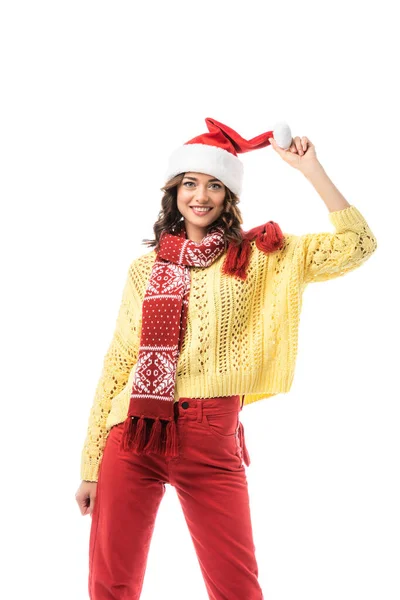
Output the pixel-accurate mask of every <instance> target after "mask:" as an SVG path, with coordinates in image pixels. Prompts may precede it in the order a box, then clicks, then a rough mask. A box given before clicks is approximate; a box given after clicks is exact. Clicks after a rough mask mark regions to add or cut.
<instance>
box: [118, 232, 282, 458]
mask: <svg viewBox="0 0 400 600" xmlns="http://www.w3.org/2000/svg"><path fill="white" fill-rule="evenodd" d="M242 233H243V241H242V244H240V245H239V246H232V245H229V247H228V251H227V253H226V258H225V261H224V265H223V268H222V271H223V272H224V273H225V274H227V275H236V276H237V277H240V278H241V279H245V278H246V268H247V265H248V263H249V258H250V243H249V242H250V240H252V239H254V238H255V239H256V244H257V246H258V248H260V249H261V250H263V251H264V252H271V251H273V250H276V249H277V248H279V247H281V245H282V242H283V236H282V232H281V230H280V228H279V226H278V225H277V224H276V223H274V222H273V221H269V222H268V223H267V224H266V225H265V226H259V227H255V228H254V229H252V230H250V231H249V232H247V233H244V232H242ZM224 251H225V237H224V229H223V227H222V226H216V227H214V228H212V229H210V230H209V232H208V233H207V235H206V236H205V237H204V238H203V239H202V241H201V242H200V243H196V242H193V241H192V240H189V239H187V236H186V230H185V228H184V227H181V229H180V231H179V232H178V233H177V234H175V235H173V234H170V233H168V232H167V231H164V232H163V233H162V235H161V237H160V245H159V251H158V253H157V257H156V260H155V262H154V265H153V268H152V272H151V275H150V279H149V282H148V285H147V288H146V292H145V295H144V299H143V308H142V329H141V336H140V347H139V354H138V360H137V364H136V370H135V375H134V381H133V386H132V391H131V396H130V404H129V409H128V416H127V418H126V420H125V424H124V431H123V436H122V441H121V447H122V448H123V449H124V450H132V451H134V452H136V453H137V454H149V453H156V454H162V455H164V456H171V457H174V456H177V455H178V449H177V432H176V423H175V418H174V400H175V382H176V369H177V363H178V358H179V354H180V351H181V347H182V343H183V339H184V335H185V329H186V322H187V312H188V304H189V294H190V283H191V274H190V267H209V266H210V265H211V264H212V263H213V262H214V261H215V260H216V259H217V258H218V257H219V256H220V255H221V254H222V253H223V252H224Z"/></svg>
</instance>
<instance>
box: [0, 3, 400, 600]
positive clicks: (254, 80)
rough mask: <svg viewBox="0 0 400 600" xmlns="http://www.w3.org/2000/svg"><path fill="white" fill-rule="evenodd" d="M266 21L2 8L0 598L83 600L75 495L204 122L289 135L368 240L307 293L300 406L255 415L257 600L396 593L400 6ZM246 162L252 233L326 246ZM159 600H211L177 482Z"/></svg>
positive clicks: (276, 169)
mask: <svg viewBox="0 0 400 600" xmlns="http://www.w3.org/2000/svg"><path fill="white" fill-rule="evenodd" d="M271 4H272V3H267V2H251V1H247V2H245V3H243V2H232V1H230V2H217V1H214V2H204V1H203V2H202V3H200V2H199V3H196V4H195V3H190V2H186V3H184V2H158V3H157V2H149V3H144V2H142V3H135V2H126V1H125V2H122V1H117V2H101V1H99V0H97V1H96V2H93V1H87V0H80V1H79V2H76V1H74V0H69V2H61V1H52V2H50V1H48V2H44V1H39V0H37V1H36V2H19V1H18V0H13V1H11V0H9V1H5V2H2V4H1V9H0V53H1V54H0V60H1V67H0V68H1V71H0V78H1V94H0V103H1V107H0V108H1V110H0V120H1V123H0V125H1V134H0V151H1V156H0V170H1V177H0V186H1V188H0V192H1V224H2V228H1V229H2V235H1V249H0V250H1V267H2V268H1V275H2V290H3V292H2V294H1V300H2V310H1V351H2V424H3V427H2V435H1V458H2V488H3V492H2V495H1V502H2V506H3V509H2V512H3V525H2V535H1V538H2V546H3V552H4V551H5V555H4V554H3V561H2V581H1V588H2V589H1V595H2V596H4V597H5V598H7V599H8V600H14V599H20V598H21V599H22V598H28V597H32V596H33V595H34V596H36V595H37V596H38V597H41V598H42V599H43V600H44V599H52V600H54V599H57V600H67V599H68V600H70V599H71V598H74V599H76V600H84V599H86V598H87V597H88V596H87V570H88V565H87V552H88V539H89V529H90V523H91V519H90V517H89V516H86V517H82V515H81V514H80V511H79V508H78V505H77V504H76V501H75V492H76V490H77V488H78V486H79V484H80V473H79V469H80V454H81V449H82V445H83V442H84V438H85V435H86V427H87V419H88V416H89V410H90V406H91V402H92V399H93V395H94V390H95V387H96V384H97V380H98V377H99V376H100V371H101V366H102V361H103V357H104V354H105V352H106V349H107V347H108V344H109V342H110V340H111V336H112V332H113V329H114V324H115V319H116V316H117V311H118V306H119V301H120V297H121V293H122V287H123V283H124V280H125V275H126V271H127V267H128V265H129V264H130V262H131V260H132V259H133V258H135V257H136V256H139V255H140V254H142V253H144V252H147V248H146V247H145V246H143V245H141V240H142V239H143V238H148V237H152V234H153V230H152V227H153V224H154V222H155V221H156V219H157V215H158V211H159V209H160V202H161V197H162V192H161V191H160V188H161V186H162V185H163V184H164V179H163V176H164V172H165V169H166V164H167V157H168V155H169V153H170V152H171V151H172V150H173V149H174V148H176V147H178V146H180V145H181V144H183V143H185V142H186V141H188V140H189V139H191V138H193V137H195V136H197V135H199V134H201V133H204V132H205V131H206V130H207V129H206V125H205V121H204V119H205V118H206V117H212V118H215V119H217V120H219V121H222V122H223V123H225V124H227V125H229V126H230V127H232V128H233V129H235V130H236V131H238V132H239V133H240V134H241V135H242V136H243V137H246V138H251V137H254V136H256V135H258V134H260V133H263V132H265V131H268V130H270V129H271V128H272V127H273V125H274V123H275V122H276V121H278V120H285V121H287V122H288V123H289V125H290V126H291V128H292V133H293V135H299V136H303V135H305V136H307V137H309V138H310V140H311V141H312V142H313V143H314V144H315V147H316V151H317V156H318V158H319V160H320V162H321V163H322V165H323V166H324V168H325V170H326V172H327V173H328V175H329V176H330V178H331V179H332V180H333V182H334V183H335V184H336V186H337V187H338V189H339V190H340V191H341V192H342V194H343V195H344V196H345V198H346V199H347V200H348V201H349V202H350V203H351V204H353V205H355V206H356V207H357V208H358V209H359V210H360V211H361V212H362V214H363V215H364V217H365V218H366V219H367V221H368V223H369V225H370V226H371V229H372V230H373V232H374V234H375V235H376V238H377V240H378V250H377V251H376V253H375V254H374V255H373V256H372V257H371V258H370V260H369V261H368V262H367V263H366V264H364V265H363V266H362V267H360V268H359V269H358V270H356V271H355V272H353V273H350V274H347V275H345V276H344V277H342V278H339V279H336V280H332V281H328V282H324V283H313V284H311V285H310V286H309V287H308V288H307V289H306V291H305V295H304V304H303V311H302V315H301V324H300V338H299V354H298V360H297V365H296V374H295V380H294V383H293V386H292V389H291V391H290V393H288V394H285V395H284V394H281V395H279V396H275V397H274V398H271V399H269V400H264V401H260V402H258V403H255V404H252V405H249V406H246V407H245V408H244V410H243V412H242V414H241V420H242V422H243V424H244V427H245V433H246V442H247V447H248V450H249V453H250V457H251V465H250V467H249V468H248V469H247V476H248V483H249V491H250V497H251V511H252V520H253V528H254V539H255V545H256V552H257V560H258V565H259V579H260V583H261V585H262V588H263V592H264V596H265V599H268V600H293V599H296V600H303V599H304V600H321V599H323V600H331V599H332V600H333V599H335V600H337V598H340V599H341V600H355V599H358V598H360V599H361V598H362V599H363V600H376V599H378V598H379V599H380V598H384V599H385V600H398V599H399V597H400V579H399V576H398V575H399V558H400V556H399V554H400V551H399V543H398V540H399V537H400V523H399V500H400V498H399V456H400V452H399V450H400V448H399V435H398V432H399V415H400V411H399V399H400V394H399V389H398V374H399V350H398V338H399V319H398V298H397V296H396V293H397V291H396V290H397V289H398V287H397V286H398V282H397V279H398V273H399V267H398V252H399V251H398V239H399V224H398V223H399V209H398V204H399V177H398V173H399V167H398V163H399V153H400V148H399V143H398V141H399V133H400V132H399V123H398V107H399V102H400V98H399V93H398V89H396V84H397V83H398V76H397V75H396V73H397V72H398V63H397V62H396V60H395V55H396V54H397V55H398V52H399V49H400V48H399V43H398V31H397V28H396V20H395V18H394V14H393V10H394V3H391V2H387V1H385V0H384V1H381V2H379V3H369V2H363V3H362V2H348V1H347V2H335V3H331V4H326V3H321V2H316V1H313V2H310V1H302V2H286V3H274V6H272V5H271ZM396 79H397V82H396ZM241 159H242V161H243V163H244V166H245V181H244V190H243V193H242V196H241V205H240V206H241V210H242V214H243V218H244V223H243V228H244V229H245V230H248V229H250V228H251V227H254V226H256V225H259V224H261V223H265V222H266V221H268V220H271V219H272V220H275V221H276V222H278V223H279V224H280V226H281V228H282V230H283V231H286V232H290V233H296V234H303V233H308V232H317V231H333V228H332V226H331V224H330V222H329V219H328V210H327V208H326V206H325V205H324V203H323V201H322V199H321V198H320V197H319V195H318V194H317V192H316V191H315V190H314V188H313V187H312V185H311V184H310V183H309V182H308V181H307V180H306V179H305V178H304V176H303V175H302V174H301V173H299V172H298V171H296V170H295V169H293V168H292V167H290V166H289V165H288V164H286V163H285V162H284V161H283V160H282V159H281V158H280V157H279V156H278V154H276V153H275V152H274V150H273V149H272V147H270V146H269V147H267V148H264V149H262V150H259V151H255V152H249V153H247V154H245V155H242V156H241ZM396 307H397V308H396ZM116 510H117V507H116ZM161 597H162V598H167V599H169V598H171V599H172V598H173V599H174V600H178V599H187V598H191V600H204V599H206V598H207V594H206V590H205V586H204V583H203V580H202V577H201V573H200V569H199V566H198V563H197V559H196V555H195V552H194V548H193V545H192V542H191V539H190V536H189V532H188V530H187V527H186V524H185V521H184V517H183V514H182V511H181V508H180V505H179V502H178V499H177V496H176V493H175V490H174V488H173V487H170V486H167V493H166V495H165V497H164V500H163V502H162V504H161V506H160V509H159V513H158V516H157V521H156V528H155V531H154V535H153V540H152V545H151V549H150V554H149V559H148V566H147V571H146V576H145V581H144V588H143V593H142V596H141V598H142V599H143V600H154V599H155V598H161ZM228 600H233V599H228ZM243 600H248V599H243Z"/></svg>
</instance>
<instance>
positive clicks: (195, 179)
mask: <svg viewBox="0 0 400 600" xmlns="http://www.w3.org/2000/svg"><path fill="white" fill-rule="evenodd" d="M184 179H192V180H193V181H198V179H197V177H188V176H187V175H185V177H184ZM210 181H218V183H221V182H220V180H219V179H209V180H208V183H210Z"/></svg>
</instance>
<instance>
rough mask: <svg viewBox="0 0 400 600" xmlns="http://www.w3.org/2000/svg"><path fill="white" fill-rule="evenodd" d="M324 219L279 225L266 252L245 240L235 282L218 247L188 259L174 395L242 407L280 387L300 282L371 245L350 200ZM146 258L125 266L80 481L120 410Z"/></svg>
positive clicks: (351, 263) (293, 339)
mask: <svg viewBox="0 0 400 600" xmlns="http://www.w3.org/2000/svg"><path fill="white" fill-rule="evenodd" d="M329 218H330V221H331V223H332V224H333V226H334V228H335V230H336V231H335V232H334V233H311V234H306V235H300V236H298V235H291V234H286V233H284V235H285V243H284V246H283V248H282V249H280V250H278V251H276V252H273V253H271V254H265V253H264V252H262V251H261V250H259V249H258V248H257V246H256V245H255V241H252V242H250V244H251V259H250V264H249V267H248V270H247V279H246V280H245V281H243V280H240V279H238V278H236V277H231V276H228V275H224V274H222V272H221V267H222V264H223V261H224V259H225V253H223V254H222V255H221V256H220V257H219V258H218V259H216V260H215V261H214V262H213V263H212V265H210V266H209V267H206V268H203V267H191V291H190V296H189V307H188V320H187V326H186V332H185V337H184V342H183V346H182V349H181V353H180V355H179V360H178V365H177V373H176V388H175V400H177V399H178V398H179V397H195V398H208V397H214V396H229V395H232V394H240V395H242V394H244V405H246V404H250V403H251V402H256V401H258V400H261V399H263V398H269V397H270V396H274V395H276V394H279V393H281V392H288V391H289V390H290V387H291V384H292V380H293V376H294V370H295V361H296V354H297V341H298V325H299V318H300V311H301V304H302V294H303V291H304V289H305V287H306V285H307V284H308V283H311V282H314V281H326V280H328V279H333V278H335V277H339V276H341V275H343V274H345V273H348V272H350V271H352V270H354V269H356V268H357V267H359V266H360V265H362V264H363V263H364V262H365V261H366V260H367V259H368V258H369V257H370V256H371V254H372V253H373V252H374V251H375V250H376V247H377V242H376V238H375V236H374V234H373V233H372V231H371V230H370V228H369V226H368V224H367V222H366V220H365V219H364V217H363V216H362V214H361V213H360V212H359V210H358V209H357V208H356V207H355V206H350V207H347V208H345V209H343V210H338V211H335V212H330V213H329ZM155 258H156V252H155V250H154V249H153V250H151V251H149V252H147V253H146V254H143V255H141V256H139V257H138V258H136V259H135V260H133V261H132V263H131V264H130V266H129V269H128V274H127V279H126V283H125V287H124V290H123V294H122V301H121V305H120V309H119V314H118V318H117V321H116V327H115V332H114V335H113V338H112V340H111V344H110V346H109V348H108V351H107V353H106V355H105V358H104V364H103V370H102V373H101V376H100V380H99V382H98V385H97V389H96V392H95V396H94V401H93V405H92V408H91V411H90V416H89V423H88V429H87V435H86V439H85V442H84V446H83V450H82V459H81V479H84V480H87V481H97V479H98V471H99V466H100V461H101V458H102V453H103V449H104V446H105V442H106V438H107V435H108V432H109V430H110V429H111V427H112V426H113V425H115V424H117V423H121V422H122V421H124V420H125V419H126V416H127V413H128V406H129V400H130V392H131V388H132V384H133V376H134V373H135V366H136V361H137V358H138V352H139V340H140V331H141V311H142V301H143V298H144V294H145V291H146V286H147V282H148V280H149V277H150V273H151V269H152V266H153V263H154V260H155Z"/></svg>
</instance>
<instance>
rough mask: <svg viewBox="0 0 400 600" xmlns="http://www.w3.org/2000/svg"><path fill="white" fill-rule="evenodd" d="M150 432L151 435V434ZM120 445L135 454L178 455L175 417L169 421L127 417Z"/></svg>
mask: <svg viewBox="0 0 400 600" xmlns="http://www.w3.org/2000/svg"><path fill="white" fill-rule="evenodd" d="M149 434H150V435H149ZM120 447H121V449H122V450H125V451H128V450H130V451H132V452H134V453H135V454H159V455H162V456H167V457H172V458H173V457H177V456H178V435H177V430H176V422H175V419H173V418H171V419H170V420H169V422H168V423H165V421H164V420H162V419H160V418H159V417H156V419H152V418H148V417H145V416H144V415H142V416H141V417H140V418H139V417H131V416H129V417H127V418H126V419H125V422H124V429H123V433H122V439H121V444H120Z"/></svg>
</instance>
